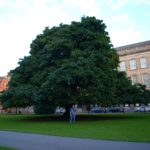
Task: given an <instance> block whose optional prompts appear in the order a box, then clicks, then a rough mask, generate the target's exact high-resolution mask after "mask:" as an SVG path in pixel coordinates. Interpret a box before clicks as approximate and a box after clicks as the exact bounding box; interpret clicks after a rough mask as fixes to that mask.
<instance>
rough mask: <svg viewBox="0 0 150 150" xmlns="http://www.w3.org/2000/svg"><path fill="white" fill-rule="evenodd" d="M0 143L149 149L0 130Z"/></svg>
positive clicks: (80, 149)
mask: <svg viewBox="0 0 150 150" xmlns="http://www.w3.org/2000/svg"><path fill="white" fill-rule="evenodd" d="M0 145H1V146H8V147H12V148H16V149H17V150H150V143H135V142H118V141H105V140H91V139H80V138H65V137H57V136H47V135H38V134H27V133H16V132H7V131H0Z"/></svg>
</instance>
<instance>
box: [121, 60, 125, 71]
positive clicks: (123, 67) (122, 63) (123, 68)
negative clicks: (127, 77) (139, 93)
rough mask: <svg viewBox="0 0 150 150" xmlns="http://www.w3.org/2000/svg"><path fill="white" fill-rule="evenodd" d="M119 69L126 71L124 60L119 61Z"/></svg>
mask: <svg viewBox="0 0 150 150" xmlns="http://www.w3.org/2000/svg"><path fill="white" fill-rule="evenodd" d="M120 71H126V63H125V61H122V62H121V63H120Z"/></svg>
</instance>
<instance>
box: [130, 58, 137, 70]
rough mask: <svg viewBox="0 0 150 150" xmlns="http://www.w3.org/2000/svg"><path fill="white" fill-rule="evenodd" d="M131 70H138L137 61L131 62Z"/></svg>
mask: <svg viewBox="0 0 150 150" xmlns="http://www.w3.org/2000/svg"><path fill="white" fill-rule="evenodd" d="M130 69H131V70H134V69H136V60H135V59H132V60H130Z"/></svg>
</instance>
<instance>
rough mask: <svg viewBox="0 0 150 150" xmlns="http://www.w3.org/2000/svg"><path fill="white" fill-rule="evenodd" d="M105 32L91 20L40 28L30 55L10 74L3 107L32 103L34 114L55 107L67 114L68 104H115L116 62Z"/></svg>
mask: <svg viewBox="0 0 150 150" xmlns="http://www.w3.org/2000/svg"><path fill="white" fill-rule="evenodd" d="M105 29H106V25H105V24H104V23H103V21H102V20H98V19H96V18H95V17H83V18H82V19H81V21H80V22H72V23H71V24H70V25H66V24H60V25H59V26H58V27H53V28H48V27H46V28H45V30H44V31H43V33H42V34H40V35H38V36H37V37H36V39H35V40H34V41H33V42H32V43H31V51H30V55H29V56H27V57H24V58H23V59H21V60H20V61H19V66H18V67H17V68H16V69H14V70H12V71H11V72H10V76H11V80H10V83H9V88H8V90H7V91H5V92H4V93H3V96H2V97H3V104H4V106H6V107H8V106H9V107H10V106H12V107H13V106H18V107H23V106H29V105H34V106H35V111H36V112H37V113H49V112H50V111H52V110H53V108H55V106H58V105H59V106H63V107H65V108H66V110H68V108H69V107H70V105H72V104H73V103H77V104H79V105H82V104H87V105H88V104H95V103H99V104H101V105H104V106H108V105H112V104H115V103H118V102H119V101H120V102H121V99H117V94H118V95H119V94H120V93H119V92H116V90H117V89H118V87H117V86H116V85H117V84H118V71H117V67H118V63H119V59H118V55H117V53H116V51H115V49H114V48H113V46H112V44H111V41H110V38H109V35H108V32H106V31H105ZM120 79H122V78H120Z"/></svg>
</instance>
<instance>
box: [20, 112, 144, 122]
mask: <svg viewBox="0 0 150 150" xmlns="http://www.w3.org/2000/svg"><path fill="white" fill-rule="evenodd" d="M137 117H138V118H141V117H142V116H138V115H127V114H80V115H77V117H76V120H77V121H100V120H125V119H134V118H137ZM20 119H21V120H24V121H29V122H49V121H55V122H57V121H58V122H59V121H68V120H69V118H66V117H64V116H63V115H34V116H26V117H22V118H20Z"/></svg>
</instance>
